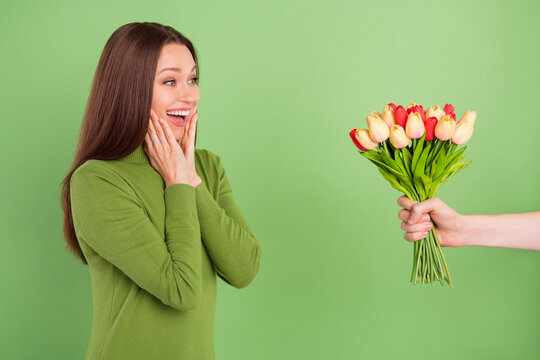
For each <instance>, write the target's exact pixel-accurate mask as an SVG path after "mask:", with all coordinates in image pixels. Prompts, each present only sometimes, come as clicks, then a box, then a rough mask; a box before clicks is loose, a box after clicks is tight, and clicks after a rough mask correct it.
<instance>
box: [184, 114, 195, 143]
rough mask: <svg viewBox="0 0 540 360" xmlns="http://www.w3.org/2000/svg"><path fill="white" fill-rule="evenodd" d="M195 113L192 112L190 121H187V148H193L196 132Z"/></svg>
mask: <svg viewBox="0 0 540 360" xmlns="http://www.w3.org/2000/svg"><path fill="white" fill-rule="evenodd" d="M197 118H198V115H197V113H195V114H193V117H192V118H191V121H190V122H189V130H188V134H189V136H188V138H187V143H186V145H187V147H188V149H189V150H194V149H195V134H196V132H197Z"/></svg>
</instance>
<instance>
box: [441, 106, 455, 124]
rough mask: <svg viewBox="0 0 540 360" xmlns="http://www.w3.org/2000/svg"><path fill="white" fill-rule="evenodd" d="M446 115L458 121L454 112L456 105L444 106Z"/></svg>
mask: <svg viewBox="0 0 540 360" xmlns="http://www.w3.org/2000/svg"><path fill="white" fill-rule="evenodd" d="M444 113H445V114H446V115H448V116H450V117H451V118H452V119H453V120H454V121H456V113H455V110H454V105H452V104H446V105H445V106H444Z"/></svg>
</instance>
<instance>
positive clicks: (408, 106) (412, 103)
mask: <svg viewBox="0 0 540 360" xmlns="http://www.w3.org/2000/svg"><path fill="white" fill-rule="evenodd" d="M416 105H418V104H417V103H415V102H410V103H409V105H407V109H410V108H412V107H415V106H416Z"/></svg>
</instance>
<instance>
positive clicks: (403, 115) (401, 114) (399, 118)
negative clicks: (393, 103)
mask: <svg viewBox="0 0 540 360" xmlns="http://www.w3.org/2000/svg"><path fill="white" fill-rule="evenodd" d="M394 115H395V120H396V124H397V125H399V126H401V127H403V128H404V127H405V124H406V123H407V110H405V109H404V108H403V106H401V105H399V106H398V107H396V111H395V113H394Z"/></svg>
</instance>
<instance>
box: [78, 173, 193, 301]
mask: <svg viewBox="0 0 540 360" xmlns="http://www.w3.org/2000/svg"><path fill="white" fill-rule="evenodd" d="M70 195H71V208H72V216H73V223H74V226H75V231H76V234H77V238H78V239H79V240H80V241H84V242H85V243H86V244H88V246H90V247H91V248H92V249H94V250H95V251H96V252H97V253H98V254H99V255H100V256H101V257H103V258H104V259H105V260H107V261H108V262H110V263H111V264H113V265H114V266H116V267H117V268H119V269H120V270H121V271H123V272H124V273H125V274H126V275H127V276H128V277H129V278H130V279H131V280H133V281H134V282H135V283H136V284H137V285H138V286H140V287H141V288H143V289H144V290H146V291H148V292H149V293H150V294H152V295H154V296H155V297H157V298H158V299H159V300H161V302H163V303H164V304H166V305H169V306H171V307H173V308H174V309H177V310H188V309H190V308H193V307H195V306H197V305H198V303H199V302H200V299H201V293H202V284H201V235H200V225H199V221H198V216H197V210H196V204H195V188H194V187H192V186H190V185H187V184H174V185H171V186H169V187H167V188H165V190H164V198H165V199H164V200H165V239H163V235H162V234H160V233H159V232H158V230H157V229H156V227H155V226H154V224H153V223H152V222H151V221H150V219H149V217H148V216H147V215H146V213H145V210H144V208H143V207H142V205H141V204H140V203H139V201H138V200H137V198H136V196H135V194H134V193H133V190H132V189H131V188H130V187H129V186H128V185H127V184H126V183H125V182H124V181H123V180H121V179H120V177H117V176H116V175H114V174H113V173H109V172H108V171H105V170H102V169H99V170H98V169H95V168H89V167H85V168H79V169H77V171H76V172H75V173H74V174H73V176H72V178H71V191H70Z"/></svg>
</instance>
